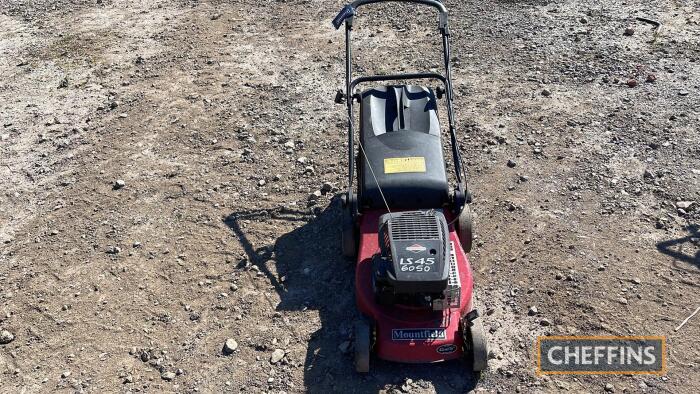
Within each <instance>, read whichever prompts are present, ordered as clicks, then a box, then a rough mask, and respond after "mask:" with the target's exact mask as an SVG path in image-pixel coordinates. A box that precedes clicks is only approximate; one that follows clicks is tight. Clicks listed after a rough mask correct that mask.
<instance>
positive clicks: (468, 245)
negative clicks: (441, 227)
mask: <svg viewBox="0 0 700 394" xmlns="http://www.w3.org/2000/svg"><path fill="white" fill-rule="evenodd" d="M457 235H459V242H460V243H461V244H462V249H464V251H465V252H466V253H469V252H471V250H472V239H473V234H472V210H471V208H470V207H469V204H465V205H464V208H463V209H462V213H460V214H459V218H458V219H457Z"/></svg>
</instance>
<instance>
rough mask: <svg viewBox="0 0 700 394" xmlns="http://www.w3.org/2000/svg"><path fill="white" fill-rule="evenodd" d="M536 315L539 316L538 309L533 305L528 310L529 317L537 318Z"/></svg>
mask: <svg viewBox="0 0 700 394" xmlns="http://www.w3.org/2000/svg"><path fill="white" fill-rule="evenodd" d="M536 314H537V307H536V306H534V305H533V306H531V307H530V308H528V309H527V315H528V316H535V315H536Z"/></svg>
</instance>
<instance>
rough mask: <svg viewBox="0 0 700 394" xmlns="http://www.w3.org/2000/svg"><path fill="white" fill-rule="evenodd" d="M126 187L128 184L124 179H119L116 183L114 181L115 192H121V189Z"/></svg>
mask: <svg viewBox="0 0 700 394" xmlns="http://www.w3.org/2000/svg"><path fill="white" fill-rule="evenodd" d="M124 186H126V182H124V180H123V179H117V180H116V181H114V186H113V187H112V188H113V189H114V190H119V189H121V188H123V187H124Z"/></svg>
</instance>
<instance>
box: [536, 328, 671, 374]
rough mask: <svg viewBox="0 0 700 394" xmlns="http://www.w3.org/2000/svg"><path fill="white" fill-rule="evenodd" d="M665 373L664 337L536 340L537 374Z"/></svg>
mask: <svg viewBox="0 0 700 394" xmlns="http://www.w3.org/2000/svg"><path fill="white" fill-rule="evenodd" d="M665 373H666V337H663V336H626V337H624V336H623V337H612V336H610V337H608V336H581V337H579V336H552V337H537V374H538V375H550V374H625V375H627V374H652V375H663V374H665Z"/></svg>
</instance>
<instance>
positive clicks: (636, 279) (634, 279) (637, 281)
mask: <svg viewBox="0 0 700 394" xmlns="http://www.w3.org/2000/svg"><path fill="white" fill-rule="evenodd" d="M632 283H634V284H635V285H638V284H641V283H642V280H641V279H639V278H633V279H632Z"/></svg>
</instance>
